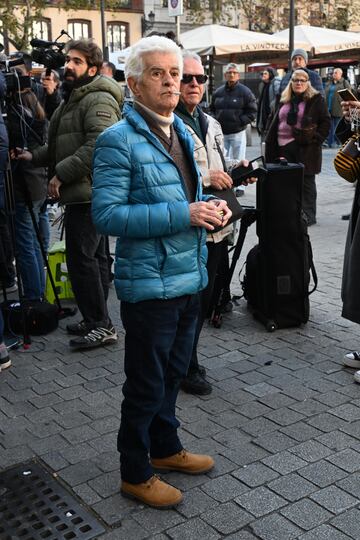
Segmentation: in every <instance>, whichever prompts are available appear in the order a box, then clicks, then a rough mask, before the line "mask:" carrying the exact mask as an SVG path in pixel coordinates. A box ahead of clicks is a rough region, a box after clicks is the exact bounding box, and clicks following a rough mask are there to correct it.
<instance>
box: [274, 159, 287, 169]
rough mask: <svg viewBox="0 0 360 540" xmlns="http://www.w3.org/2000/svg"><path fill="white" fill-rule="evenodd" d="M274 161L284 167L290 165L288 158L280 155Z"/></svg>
mask: <svg viewBox="0 0 360 540" xmlns="http://www.w3.org/2000/svg"><path fill="white" fill-rule="evenodd" d="M274 163H278V164H279V165H281V166H282V167H286V166H287V165H288V160H287V159H286V158H284V157H279V158H276V159H274Z"/></svg>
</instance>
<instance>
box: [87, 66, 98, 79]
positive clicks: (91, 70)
mask: <svg viewBox="0 0 360 540" xmlns="http://www.w3.org/2000/svg"><path fill="white" fill-rule="evenodd" d="M97 72H98V68H97V67H96V66H91V67H89V69H88V74H89V75H90V77H95V75H96V74H97ZM99 73H100V72H99Z"/></svg>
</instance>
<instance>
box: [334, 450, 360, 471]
mask: <svg viewBox="0 0 360 540" xmlns="http://www.w3.org/2000/svg"><path fill="white" fill-rule="evenodd" d="M327 460H328V461H330V462H331V463H333V464H334V465H337V466H338V467H340V468H341V469H344V471H347V472H349V473H354V472H356V471H358V470H359V469H360V453H359V452H355V450H353V449H352V448H346V449H345V450H342V451H341V452H338V453H337V454H333V455H332V456H329V457H328V458H327Z"/></svg>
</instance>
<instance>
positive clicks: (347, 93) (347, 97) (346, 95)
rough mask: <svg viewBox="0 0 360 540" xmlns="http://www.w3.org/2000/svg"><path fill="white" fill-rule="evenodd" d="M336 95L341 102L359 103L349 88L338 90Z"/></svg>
mask: <svg viewBox="0 0 360 540" xmlns="http://www.w3.org/2000/svg"><path fill="white" fill-rule="evenodd" d="M337 93H338V94H339V96H340V97H341V101H359V100H358V98H357V97H356V96H355V95H354V94H353V93H352V92H351V90H349V88H344V89H342V90H338V91H337Z"/></svg>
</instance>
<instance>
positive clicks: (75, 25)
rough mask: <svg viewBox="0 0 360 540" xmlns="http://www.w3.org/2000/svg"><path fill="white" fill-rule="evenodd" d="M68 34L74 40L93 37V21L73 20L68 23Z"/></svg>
mask: <svg viewBox="0 0 360 540" xmlns="http://www.w3.org/2000/svg"><path fill="white" fill-rule="evenodd" d="M67 31H68V33H69V34H70V36H71V37H72V39H82V38H85V39H86V38H90V37H91V21H86V20H85V19H72V20H69V21H68V29H67Z"/></svg>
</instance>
